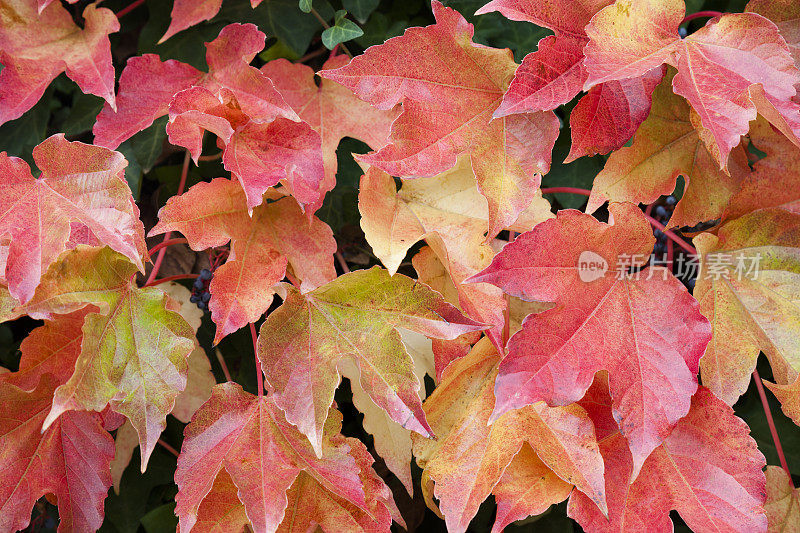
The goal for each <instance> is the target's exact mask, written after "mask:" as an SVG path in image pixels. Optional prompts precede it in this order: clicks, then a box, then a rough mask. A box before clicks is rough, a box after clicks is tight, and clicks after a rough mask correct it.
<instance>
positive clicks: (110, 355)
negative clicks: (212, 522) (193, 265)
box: [24, 245, 195, 469]
mask: <svg viewBox="0 0 800 533" xmlns="http://www.w3.org/2000/svg"><path fill="white" fill-rule="evenodd" d="M135 273H136V267H135V266H134V265H133V264H132V263H130V261H128V260H127V259H126V258H125V257H123V256H122V255H120V254H118V253H116V252H114V251H112V250H111V249H109V248H105V247H104V248H90V247H88V246H84V245H79V246H78V247H76V248H75V249H73V250H70V251H67V252H65V253H64V254H63V255H62V256H61V258H60V259H59V260H58V262H56V263H54V264H53V265H52V266H51V267H50V269H49V270H48V271H47V272H46V273H45V275H44V276H43V277H42V282H41V283H40V284H39V287H37V289H36V293H35V294H34V296H33V298H32V299H31V300H30V302H28V304H27V305H26V306H25V307H24V310H25V312H26V313H28V314H30V315H31V316H35V317H41V318H47V317H49V316H51V315H52V314H56V313H57V314H63V313H68V312H72V311H74V310H76V309H81V308H83V307H85V306H86V305H88V304H93V305H95V306H97V307H99V308H100V312H99V313H98V312H92V313H89V314H87V315H86V318H85V320H84V324H83V330H82V331H83V340H82V342H81V351H80V356H79V357H78V360H77V362H76V364H75V371H74V373H72V375H71V377H70V378H69V380H68V381H67V382H66V383H64V384H63V385H60V386H59V387H58V388H57V389H56V392H55V396H54V398H53V407H52V409H51V410H50V413H49V414H48V415H47V418H46V419H45V427H48V426H49V425H50V424H52V423H53V422H54V421H55V420H56V419H57V418H58V416H59V415H61V414H62V413H64V412H65V411H69V410H90V411H102V410H103V409H104V408H105V407H106V405H110V406H111V408H112V409H113V410H114V411H116V412H118V413H120V414H122V415H125V416H126V417H127V418H128V419H129V420H130V421H131V423H132V424H133V426H134V427H135V428H136V431H137V432H138V434H139V441H140V443H141V455H142V462H141V464H142V469H144V468H145V466H146V465H147V459H148V458H149V457H150V454H151V453H152V451H153V448H155V446H156V441H157V440H158V438H159V435H160V434H161V432H162V431H163V430H164V427H166V416H167V414H168V413H169V412H170V411H172V408H173V406H174V404H175V398H176V397H177V396H178V394H179V393H180V391H182V390H183V389H184V388H185V387H186V372H187V362H186V358H187V356H188V355H189V353H190V352H191V351H192V349H193V348H194V343H195V341H194V333H193V331H192V328H191V327H190V326H189V325H188V324H187V323H186V321H185V320H184V319H183V318H182V317H181V316H180V315H179V314H178V313H176V312H174V311H171V310H169V308H168V307H167V305H168V299H167V296H166V295H165V294H164V293H163V292H162V291H161V290H159V289H157V288H153V287H145V288H138V287H136V286H135V284H134V280H133V275H134V274H135Z"/></svg>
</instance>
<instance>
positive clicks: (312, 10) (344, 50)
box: [311, 7, 353, 59]
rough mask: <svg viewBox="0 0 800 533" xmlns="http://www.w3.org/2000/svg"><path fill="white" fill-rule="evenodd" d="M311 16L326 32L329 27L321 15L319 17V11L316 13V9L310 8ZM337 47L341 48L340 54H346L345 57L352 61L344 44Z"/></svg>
mask: <svg viewBox="0 0 800 533" xmlns="http://www.w3.org/2000/svg"><path fill="white" fill-rule="evenodd" d="M311 14H312V15H314V16H315V17H316V18H317V20H318V21H319V23H320V24H322V27H323V28H325V29H326V30H327V29H328V28H330V25H329V24H328V23H327V22H325V19H324V18H322V15H320V14H319V11H317V10H316V9H314V8H313V7H312V8H311ZM339 46H341V47H342V52H344V53H345V54H347V57H349V58H350V59H353V54H351V53H350V50H348V49H347V47H346V46H345V45H344V43H340V44H339ZM332 55H333V54H331V56H332Z"/></svg>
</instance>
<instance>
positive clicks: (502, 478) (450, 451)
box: [413, 339, 605, 532]
mask: <svg viewBox="0 0 800 533" xmlns="http://www.w3.org/2000/svg"><path fill="white" fill-rule="evenodd" d="M499 362H500V357H499V356H498V355H497V352H496V350H495V349H494V348H493V347H492V346H491V344H490V343H489V342H488V339H483V340H481V341H480V342H478V344H476V345H475V347H473V348H472V351H471V352H470V353H469V354H468V355H467V356H466V357H464V358H462V359H459V360H458V361H455V362H453V363H452V364H451V365H450V366H449V367H448V368H447V370H446V371H445V373H444V378H443V379H442V381H441V383H440V384H439V386H438V387H437V388H436V390H435V391H434V392H433V394H432V395H431V396H430V397H429V398H428V399H427V400H426V401H425V404H424V408H425V414H426V416H427V417H428V419H429V420H430V423H431V427H432V428H433V430H434V432H436V435H437V438H438V440H436V441H431V440H426V439H423V438H420V437H419V436H418V435H414V436H413V439H414V455H415V456H416V457H417V460H418V461H419V463H420V466H422V467H423V469H424V470H423V472H422V478H423V485H422V488H423V492H424V493H425V497H426V498H425V499H426V501H428V502H431V501H432V496H434V495H435V496H436V497H437V498H438V500H439V505H440V508H441V510H442V513H443V514H444V518H445V521H446V522H447V529H448V531H455V532H463V531H466V529H467V525H468V524H469V522H470V520H471V519H472V517H473V516H475V513H476V512H477V511H478V507H479V506H480V504H481V502H483V500H484V499H486V498H487V497H488V496H489V494H490V493H494V494H495V498H496V500H497V504H498V518H497V521H496V522H495V525H494V528H493V529H492V531H494V532H499V531H502V530H503V528H504V527H505V526H507V525H508V524H509V523H510V522H511V521H513V520H515V519H517V518H525V517H527V516H528V515H531V514H541V513H543V512H544V511H545V510H547V508H548V507H549V506H550V505H551V504H554V503H558V502H560V501H562V500H564V499H566V497H567V496H568V495H569V492H570V489H571V485H572V484H576V485H577V486H578V487H579V488H580V489H581V490H583V491H585V492H586V493H588V494H591V495H592V498H593V499H594V501H595V502H596V503H597V505H599V506H601V507H602V508H605V490H604V488H603V458H602V457H601V455H600V450H599V449H598V447H597V442H596V440H595V435H594V428H593V427H592V421H591V419H590V418H589V416H588V415H587V414H586V412H585V411H584V410H583V409H582V408H581V407H578V406H577V405H571V406H568V407H547V406H546V405H544V404H543V403H538V404H536V405H533V406H530V407H526V408H524V409H521V410H519V411H515V412H513V413H508V414H506V415H504V416H503V417H502V418H500V419H498V420H495V421H494V422H493V423H492V424H491V425H489V417H490V415H491V414H492V409H493V407H494V392H493V391H494V388H495V377H496V376H497V364H498V363H499ZM551 469H552V470H551ZM534 472H536V474H539V475H538V476H536V474H534ZM534 476H536V479H535V481H534V484H533V485H530V484H528V483H527V481H529V480H530V479H531V478H532V477H534ZM424 480H431V482H432V483H433V492H432V493H431V487H430V485H428V484H426V483H425V482H424ZM495 491H496V492H495ZM429 505H430V503H429ZM518 513H519V514H520V516H518V517H516V518H515V517H514V515H515V514H518Z"/></svg>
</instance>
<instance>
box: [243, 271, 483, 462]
mask: <svg viewBox="0 0 800 533" xmlns="http://www.w3.org/2000/svg"><path fill="white" fill-rule="evenodd" d="M287 292H288V295H287V298H286V300H285V301H284V302H283V305H281V306H280V307H279V308H278V309H276V310H275V311H273V312H272V313H271V314H270V315H269V316H268V317H267V319H266V320H265V321H264V323H263V324H262V326H261V332H260V335H259V338H258V356H259V359H260V360H261V368H262V370H263V371H264V375H265V376H266V379H267V382H268V385H269V388H270V390H271V391H273V392H272V395H271V397H273V398H274V401H275V404H276V405H277V406H279V407H280V408H281V409H283V410H284V411H285V412H286V419H287V420H288V421H289V422H290V423H292V424H294V425H296V426H297V427H298V429H299V430H300V431H301V432H302V433H304V434H305V435H307V436H308V438H309V440H310V441H311V443H312V445H313V446H314V449H315V450H316V451H317V455H321V453H322V451H323V449H322V429H323V426H324V423H325V418H326V417H327V416H328V409H329V407H330V406H331V404H332V402H333V393H334V391H335V390H336V387H337V386H338V385H339V381H340V379H341V378H340V369H339V364H340V361H341V360H342V359H344V358H347V359H350V360H352V361H354V362H355V364H356V365H357V366H358V369H359V371H360V373H361V386H362V387H364V390H365V391H366V392H367V394H369V397H370V398H371V399H372V401H373V402H375V404H376V405H378V406H379V407H381V408H382V409H384V410H385V411H386V412H387V413H389V415H390V416H391V418H392V420H394V421H396V422H398V423H399V424H400V425H402V426H403V427H405V428H407V429H411V430H413V431H416V432H419V433H421V434H423V435H431V430H430V427H429V426H428V423H427V422H426V421H425V415H424V413H423V412H422V404H421V402H420V399H419V395H418V390H419V387H420V386H419V382H418V381H417V378H416V377H415V376H414V373H413V364H412V361H411V358H410V357H409V355H408V353H407V352H406V351H405V349H404V348H403V345H402V342H401V341H400V336H399V333H398V332H397V330H396V329H397V328H403V329H408V330H411V331H416V332H418V333H422V334H425V335H427V336H431V337H436V338H444V339H453V338H455V337H457V336H459V335H461V334H463V333H466V332H468V331H476V330H480V329H484V326H482V325H480V324H479V323H477V322H475V321H473V320H470V319H468V318H466V317H464V316H463V315H462V314H461V313H460V312H458V310H457V309H456V308H454V307H453V306H451V305H450V304H448V303H446V302H445V301H444V300H443V299H442V297H441V296H440V295H439V294H438V293H436V292H434V291H432V290H431V289H429V288H428V287H426V286H424V285H422V284H420V283H417V282H415V281H414V280H412V279H410V278H407V277H405V276H402V275H400V274H395V275H394V276H389V274H388V272H386V271H385V270H383V269H381V268H378V267H373V268H371V269H369V270H358V271H355V272H351V273H349V274H345V275H343V276H339V277H338V278H336V279H335V280H334V281H332V282H330V283H328V284H327V285H323V286H322V287H319V288H317V289H315V290H313V291H311V292H307V293H305V294H301V293H300V291H298V290H296V289H293V288H291V289H288V291H287Z"/></svg>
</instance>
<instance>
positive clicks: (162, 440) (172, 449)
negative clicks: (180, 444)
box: [158, 439, 180, 457]
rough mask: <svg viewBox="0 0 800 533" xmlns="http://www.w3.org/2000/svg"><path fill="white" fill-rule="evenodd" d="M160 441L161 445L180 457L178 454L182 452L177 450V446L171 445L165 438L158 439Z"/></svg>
mask: <svg viewBox="0 0 800 533" xmlns="http://www.w3.org/2000/svg"><path fill="white" fill-rule="evenodd" d="M158 443H159V444H160V445H161V446H162V447H163V448H164V449H165V450H167V451H168V452H169V453H171V454H172V455H174V456H175V457H178V456H179V455H180V454H179V453H178V450H176V449H175V448H173V447H172V446H170V445H169V443H167V441H165V440H164V439H158Z"/></svg>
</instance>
